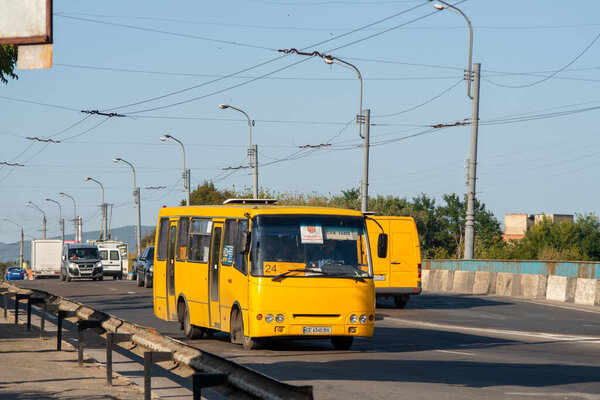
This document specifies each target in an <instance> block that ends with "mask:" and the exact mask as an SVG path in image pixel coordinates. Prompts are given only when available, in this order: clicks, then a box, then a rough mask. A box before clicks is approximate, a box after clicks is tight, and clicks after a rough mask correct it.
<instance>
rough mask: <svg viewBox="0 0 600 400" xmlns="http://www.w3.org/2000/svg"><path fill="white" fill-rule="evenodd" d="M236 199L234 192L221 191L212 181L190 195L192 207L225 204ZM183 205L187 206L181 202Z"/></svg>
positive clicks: (206, 182) (197, 188) (205, 182)
mask: <svg viewBox="0 0 600 400" xmlns="http://www.w3.org/2000/svg"><path fill="white" fill-rule="evenodd" d="M233 197H236V194H235V191H233V190H228V189H225V190H219V189H217V188H216V187H215V184H214V183H213V182H212V181H210V182H209V181H204V183H202V185H199V186H198V187H196V189H194V190H193V191H192V192H191V193H190V205H194V206H200V205H213V204H223V202H224V201H225V200H227V199H230V198H233ZM181 205H182V206H183V205H185V201H184V200H181Z"/></svg>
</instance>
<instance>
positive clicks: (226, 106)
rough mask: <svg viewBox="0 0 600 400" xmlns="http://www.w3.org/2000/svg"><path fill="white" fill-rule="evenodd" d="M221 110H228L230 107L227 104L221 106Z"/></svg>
mask: <svg viewBox="0 0 600 400" xmlns="http://www.w3.org/2000/svg"><path fill="white" fill-rule="evenodd" d="M219 108H220V109H221V110H225V109H226V108H229V106H228V105H227V104H219Z"/></svg>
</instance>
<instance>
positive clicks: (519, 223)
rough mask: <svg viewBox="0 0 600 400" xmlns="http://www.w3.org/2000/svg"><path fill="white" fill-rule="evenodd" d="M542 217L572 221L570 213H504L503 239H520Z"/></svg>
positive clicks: (540, 220) (554, 220)
mask: <svg viewBox="0 0 600 400" xmlns="http://www.w3.org/2000/svg"><path fill="white" fill-rule="evenodd" d="M544 219H549V220H550V221H551V222H553V223H559V222H563V221H567V222H573V215H572V214H518V213H515V214H504V235H502V238H503V239H504V240H505V241H509V240H511V239H514V240H521V239H523V237H524V236H525V233H527V231H528V230H529V229H531V227H532V226H533V225H535V224H537V223H540V222H542V221H543V220H544Z"/></svg>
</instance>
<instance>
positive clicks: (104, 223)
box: [84, 176, 108, 240]
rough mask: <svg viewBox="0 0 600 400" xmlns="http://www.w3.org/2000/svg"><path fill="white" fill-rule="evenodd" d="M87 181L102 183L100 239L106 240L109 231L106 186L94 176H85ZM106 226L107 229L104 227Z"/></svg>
mask: <svg viewBox="0 0 600 400" xmlns="http://www.w3.org/2000/svg"><path fill="white" fill-rule="evenodd" d="M84 179H85V180H86V181H92V182H96V183H97V184H98V185H100V190H101V193H102V206H100V207H101V209H102V222H100V240H105V239H106V235H107V233H108V232H107V231H108V221H107V218H106V203H105V202H104V186H102V184H101V183H100V182H98V181H97V180H95V179H94V178H90V177H89V176H88V177H86V178H84ZM105 226H106V230H105V229H104V227H105Z"/></svg>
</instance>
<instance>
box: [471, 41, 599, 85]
mask: <svg viewBox="0 0 600 400" xmlns="http://www.w3.org/2000/svg"><path fill="white" fill-rule="evenodd" d="M599 38H600V33H598V34H597V35H596V37H595V38H594V40H592V41H591V42H590V43H589V44H588V45H587V46H586V47H585V48H584V49H583V51H582V52H581V53H579V54H578V55H577V56H576V57H575V58H574V59H572V60H571V61H570V62H568V63H567V64H566V65H565V66H564V67H562V68H559V69H558V70H556V71H555V72H553V73H552V74H550V75H548V76H547V77H545V78H543V79H540V80H539V81H536V82H533V83H529V84H525V85H514V86H513V85H503V84H500V83H496V82H494V81H492V80H490V79H486V78H484V77H482V78H481V79H484V80H485V81H486V82H489V83H491V84H492V85H495V86H499V87H503V88H509V89H522V88H527V87H532V86H534V85H537V84H540V83H542V82H545V81H547V80H548V79H551V78H552V77H554V76H555V75H557V74H559V73H561V72H562V71H564V70H565V69H567V68H568V67H570V66H571V65H572V64H574V63H575V62H576V61H577V60H579V58H580V57H581V56H583V55H584V54H585V53H586V52H587V51H588V50H589V49H590V48H591V47H592V46H593V45H594V43H596V41H597V40H598V39H599Z"/></svg>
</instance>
